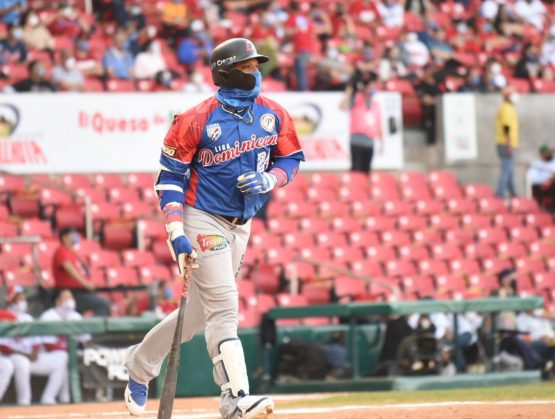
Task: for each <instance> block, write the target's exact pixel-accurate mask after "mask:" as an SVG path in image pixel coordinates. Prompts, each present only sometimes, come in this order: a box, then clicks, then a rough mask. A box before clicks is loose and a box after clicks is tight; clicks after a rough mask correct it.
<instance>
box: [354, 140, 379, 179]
mask: <svg viewBox="0 0 555 419" xmlns="http://www.w3.org/2000/svg"><path fill="white" fill-rule="evenodd" d="M372 157H374V148H373V147H362V146H358V145H353V144H351V171H353V172H364V173H369V172H370V171H371V170H372Z"/></svg>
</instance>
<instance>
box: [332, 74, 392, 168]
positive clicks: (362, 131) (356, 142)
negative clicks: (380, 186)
mask: <svg viewBox="0 0 555 419" xmlns="http://www.w3.org/2000/svg"><path fill="white" fill-rule="evenodd" d="M377 80H378V76H377V74H376V73H373V72H372V73H362V74H359V73H356V72H355V74H354V76H353V79H352V81H351V83H349V84H348V85H347V88H346V89H345V94H344V96H343V99H342V100H341V103H340V104H339V108H340V109H341V110H344V111H345V110H350V112H351V114H350V120H351V122H350V134H351V170H352V171H356V172H363V173H369V172H370V171H371V170H372V158H373V157H374V149H376V151H377V152H378V153H379V154H381V153H382V152H383V139H382V125H381V124H382V116H381V115H382V113H381V108H380V104H379V102H378V101H377V100H376V98H375V94H376V92H377V90H376V83H377Z"/></svg>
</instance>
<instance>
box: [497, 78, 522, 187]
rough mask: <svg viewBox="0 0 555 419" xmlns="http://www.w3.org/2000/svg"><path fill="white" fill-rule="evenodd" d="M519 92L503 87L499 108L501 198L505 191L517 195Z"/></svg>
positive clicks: (498, 137)
mask: <svg viewBox="0 0 555 419" xmlns="http://www.w3.org/2000/svg"><path fill="white" fill-rule="evenodd" d="M517 101H518V94H517V93H516V90H515V89H514V88H512V87H510V86H509V87H506V88H505V89H503V103H502V104H501V105H500V106H499V109H498V110H497V118H496V122H495V127H496V145H497V155H498V156H499V159H500V160H501V174H500V176H499V183H498V185H497V191H496V195H497V196H498V197H500V198H503V197H504V196H505V191H508V192H509V195H510V196H511V197H513V196H516V190H515V184H514V179H513V176H514V156H515V153H516V150H517V149H518V146H519V136H520V130H519V124H518V114H517V112H516V108H515V103H516V102H517Z"/></svg>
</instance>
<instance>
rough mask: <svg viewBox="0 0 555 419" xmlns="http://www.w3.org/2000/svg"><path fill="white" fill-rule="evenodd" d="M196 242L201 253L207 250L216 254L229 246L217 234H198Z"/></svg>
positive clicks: (226, 241)
mask: <svg viewBox="0 0 555 419" xmlns="http://www.w3.org/2000/svg"><path fill="white" fill-rule="evenodd" d="M197 242H198V244H199V246H200V250H202V251H203V252H206V251H207V250H209V251H211V252H216V251H218V250H222V249H225V248H226V247H228V246H229V240H227V239H226V238H225V237H224V236H219V235H217V234H199V235H198V236H197Z"/></svg>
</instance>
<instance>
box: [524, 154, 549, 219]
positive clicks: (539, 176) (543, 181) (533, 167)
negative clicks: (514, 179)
mask: <svg viewBox="0 0 555 419" xmlns="http://www.w3.org/2000/svg"><path fill="white" fill-rule="evenodd" d="M553 151H554V150H553V147H551V146H549V145H547V144H544V145H542V146H541V147H540V149H539V154H540V158H539V159H536V160H534V161H533V162H532V163H531V164H530V167H529V168H528V171H527V172H526V180H527V182H528V184H529V185H530V186H531V187H532V196H533V197H534V199H536V201H538V204H540V206H543V207H545V208H546V209H547V210H554V209H555V158H554V155H553Z"/></svg>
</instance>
